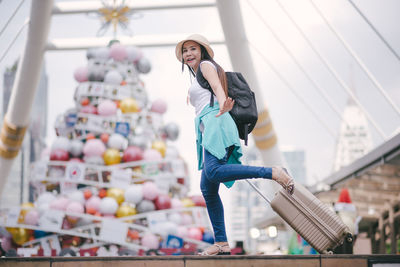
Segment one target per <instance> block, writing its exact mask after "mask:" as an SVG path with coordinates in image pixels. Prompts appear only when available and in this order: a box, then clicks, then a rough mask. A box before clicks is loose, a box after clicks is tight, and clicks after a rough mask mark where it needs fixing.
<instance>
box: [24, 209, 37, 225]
mask: <svg viewBox="0 0 400 267" xmlns="http://www.w3.org/2000/svg"><path fill="white" fill-rule="evenodd" d="M24 220H25V221H24V222H25V224H29V225H37V224H38V221H39V212H38V211H37V210H30V211H28V212H27V213H26V214H25V218H24Z"/></svg>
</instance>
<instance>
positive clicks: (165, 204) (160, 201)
mask: <svg viewBox="0 0 400 267" xmlns="http://www.w3.org/2000/svg"><path fill="white" fill-rule="evenodd" d="M154 204H155V205H156V209H157V210H165V209H170V208H171V198H170V197H169V196H168V195H159V196H158V197H157V198H156V199H155V201H154Z"/></svg>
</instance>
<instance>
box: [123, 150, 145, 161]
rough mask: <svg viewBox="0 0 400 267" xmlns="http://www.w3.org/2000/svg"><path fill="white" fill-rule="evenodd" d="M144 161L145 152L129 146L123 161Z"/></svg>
mask: <svg viewBox="0 0 400 267" xmlns="http://www.w3.org/2000/svg"><path fill="white" fill-rule="evenodd" d="M142 159H143V150H142V149H141V148H140V147H137V146H129V147H128V148H127V149H125V151H124V155H123V157H122V160H123V161H124V162H131V161H137V160H142Z"/></svg>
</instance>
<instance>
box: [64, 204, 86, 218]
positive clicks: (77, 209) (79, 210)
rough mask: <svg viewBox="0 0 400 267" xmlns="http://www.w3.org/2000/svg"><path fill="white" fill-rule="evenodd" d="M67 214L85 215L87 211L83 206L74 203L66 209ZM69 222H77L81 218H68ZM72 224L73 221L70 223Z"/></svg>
mask: <svg viewBox="0 0 400 267" xmlns="http://www.w3.org/2000/svg"><path fill="white" fill-rule="evenodd" d="M65 211H66V212H72V213H84V211H85V209H84V208H83V205H82V204H81V203H79V202H77V201H73V202H71V203H69V204H68V206H67V208H66V209H65ZM68 219H69V221H70V220H77V219H79V217H76V216H68ZM70 222H71V221H70Z"/></svg>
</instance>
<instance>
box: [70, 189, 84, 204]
mask: <svg viewBox="0 0 400 267" xmlns="http://www.w3.org/2000/svg"><path fill="white" fill-rule="evenodd" d="M68 198H69V199H70V200H72V201H76V202H79V203H81V204H85V196H84V195H83V192H82V191H80V190H76V191H74V192H72V193H69V194H68Z"/></svg>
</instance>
